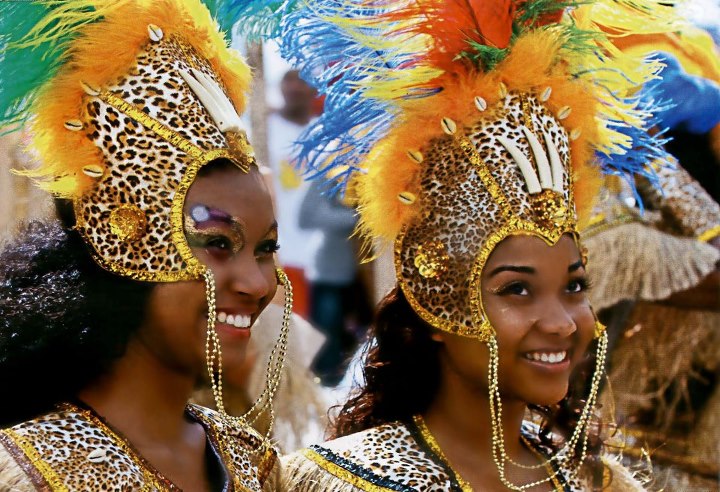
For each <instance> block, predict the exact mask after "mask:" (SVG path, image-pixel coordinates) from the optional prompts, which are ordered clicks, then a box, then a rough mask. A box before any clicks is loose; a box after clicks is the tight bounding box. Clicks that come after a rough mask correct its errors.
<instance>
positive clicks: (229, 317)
mask: <svg viewBox="0 0 720 492" xmlns="http://www.w3.org/2000/svg"><path fill="white" fill-rule="evenodd" d="M217 320H218V321H219V322H220V323H225V324H228V325H230V326H234V327H235V328H250V324H251V323H252V316H250V315H246V314H228V313H226V312H224V311H219V312H218V313H217Z"/></svg>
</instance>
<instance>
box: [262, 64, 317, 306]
mask: <svg viewBox="0 0 720 492" xmlns="http://www.w3.org/2000/svg"><path fill="white" fill-rule="evenodd" d="M280 91H281V93H282V98H283V106H282V107H281V108H280V109H278V110H277V111H274V112H272V113H270V115H269V116H268V121H267V127H268V132H267V141H268V157H269V162H268V166H269V167H270V169H271V170H272V183H273V191H274V194H275V207H276V213H277V217H278V227H279V231H278V232H279V237H280V238H281V239H280V240H281V241H282V251H280V252H279V260H280V263H281V265H282V266H283V268H284V269H285V272H286V273H287V275H288V278H290V281H291V282H292V284H293V288H294V297H295V308H294V310H295V312H296V313H298V314H300V315H301V316H304V317H307V316H309V314H310V313H309V300H308V288H307V281H306V272H307V269H308V266H309V265H308V260H309V258H310V257H311V256H312V249H311V248H312V245H313V242H312V241H311V240H310V239H311V236H312V234H311V232H309V231H306V230H302V229H301V228H300V225H299V211H300V206H301V204H302V200H303V198H304V197H305V194H306V193H307V190H308V187H309V184H308V182H307V181H305V180H304V179H303V176H302V171H301V170H299V169H297V168H296V167H295V166H294V163H293V144H294V143H295V142H296V141H297V139H298V137H300V134H301V133H302V132H303V130H305V128H307V126H308V125H309V124H310V123H311V122H312V120H313V118H314V115H313V111H314V110H315V109H314V104H315V103H314V101H315V100H316V95H317V94H316V91H315V89H313V88H312V87H310V85H308V84H307V83H306V82H305V81H304V80H302V79H301V78H300V74H299V73H298V71H297V70H289V71H287V72H286V73H285V75H284V76H283V77H282V80H281V82H280Z"/></svg>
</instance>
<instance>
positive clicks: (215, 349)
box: [204, 268, 293, 453]
mask: <svg viewBox="0 0 720 492" xmlns="http://www.w3.org/2000/svg"><path fill="white" fill-rule="evenodd" d="M276 274H277V278H278V281H279V282H280V284H281V285H282V286H283V288H284V290H285V306H284V310H283V321H282V327H281V329H280V335H279V337H278V340H277V342H276V343H275V346H274V347H273V349H272V351H271V352H270V356H269V357H268V363H267V369H266V383H265V388H264V389H263V392H262V393H261V395H260V396H259V397H258V398H257V400H255V402H254V403H253V405H252V407H251V408H250V409H249V410H248V411H247V412H246V413H245V414H244V415H242V416H241V417H235V416H232V415H229V414H228V413H227V411H226V410H225V404H224V401H223V385H222V350H221V348H220V337H219V336H218V334H217V330H215V323H216V320H217V313H216V305H215V280H214V277H213V274H212V272H211V271H210V269H206V271H205V273H204V277H205V294H206V297H207V304H208V323H207V338H206V339H205V359H206V362H207V369H208V375H209V376H210V384H211V387H212V393H213V397H214V399H215V408H216V409H217V411H218V413H219V414H220V418H221V419H222V420H223V422H224V424H225V425H226V427H227V428H228V430H229V429H232V428H233V427H235V426H238V425H239V426H241V427H248V426H252V424H254V423H255V422H257V420H258V418H259V417H260V416H261V415H263V414H264V413H266V412H267V413H268V415H269V424H268V429H267V431H266V432H265V433H264V434H263V436H262V437H263V439H261V440H260V441H259V443H258V446H257V447H256V448H254V449H252V451H259V450H263V449H265V448H264V446H265V444H266V443H267V442H268V441H269V439H270V434H271V432H272V428H273V424H274V423H275V411H274V409H273V406H272V402H273V398H274V397H275V393H276V392H277V389H278V387H279V386H280V381H281V379H282V371H283V367H284V366H285V356H286V354H287V343H288V335H289V333H290V320H291V316H292V305H293V291H292V285H291V283H290V280H289V279H288V278H287V275H286V274H285V272H284V271H282V270H281V269H279V268H278V269H277V270H276ZM228 440H229V441H230V443H229V444H230V445H231V446H232V447H233V449H234V450H235V451H238V452H241V453H243V452H244V450H243V448H240V447H239V446H233V442H234V441H236V439H235V438H232V437H230V438H229V439H228Z"/></svg>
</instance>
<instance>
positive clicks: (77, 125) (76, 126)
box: [65, 120, 85, 132]
mask: <svg viewBox="0 0 720 492" xmlns="http://www.w3.org/2000/svg"><path fill="white" fill-rule="evenodd" d="M84 126H85V125H83V122H82V121H80V120H68V121H66V122H65V128H66V129H68V130H70V131H72V132H79V131H80V130H82V129H83V127H84Z"/></svg>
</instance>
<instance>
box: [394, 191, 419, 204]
mask: <svg viewBox="0 0 720 492" xmlns="http://www.w3.org/2000/svg"><path fill="white" fill-rule="evenodd" d="M398 200H400V203H402V204H403V205H412V204H413V203H415V200H417V196H415V194H414V193H410V192H409V191H403V192H402V193H398Z"/></svg>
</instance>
